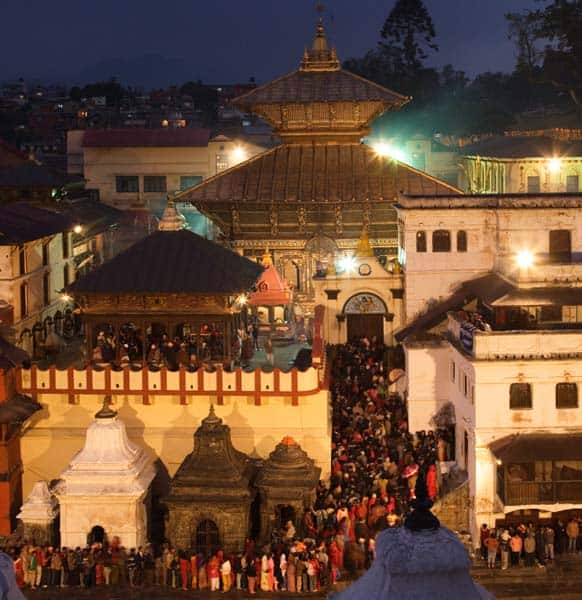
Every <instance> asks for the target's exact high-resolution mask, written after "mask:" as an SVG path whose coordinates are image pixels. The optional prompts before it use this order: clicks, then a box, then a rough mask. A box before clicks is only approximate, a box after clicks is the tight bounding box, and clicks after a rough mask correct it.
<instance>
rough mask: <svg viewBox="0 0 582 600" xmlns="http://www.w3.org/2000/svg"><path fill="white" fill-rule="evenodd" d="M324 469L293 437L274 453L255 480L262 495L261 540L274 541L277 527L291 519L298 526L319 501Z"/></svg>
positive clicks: (286, 440)
mask: <svg viewBox="0 0 582 600" xmlns="http://www.w3.org/2000/svg"><path fill="white" fill-rule="evenodd" d="M320 474H321V469H319V468H318V467H316V466H315V462H314V461H313V460H312V459H311V458H309V456H307V452H305V451H304V450H302V449H301V446H300V445H299V444H298V443H297V442H296V441H295V440H294V439H293V438H292V437H289V436H286V437H284V438H283V439H282V440H281V442H280V443H279V444H277V446H276V447H275V450H273V452H271V454H270V455H269V458H268V459H267V460H266V461H265V463H264V464H263V466H262V467H261V470H260V472H259V474H258V476H257V480H256V483H255V486H256V488H257V489H258V490H259V494H260V500H261V502H260V513H261V539H262V540H264V541H265V542H268V541H270V539H271V533H272V531H273V529H281V528H283V527H285V526H286V524H287V522H288V521H291V522H292V523H294V524H295V525H297V524H298V523H299V521H300V520H301V517H302V516H303V511H304V510H305V509H306V508H309V507H310V506H312V505H313V503H314V502H315V490H316V487H317V482H318V481H319V476H320Z"/></svg>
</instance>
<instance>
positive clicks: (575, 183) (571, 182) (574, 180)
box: [566, 175, 580, 194]
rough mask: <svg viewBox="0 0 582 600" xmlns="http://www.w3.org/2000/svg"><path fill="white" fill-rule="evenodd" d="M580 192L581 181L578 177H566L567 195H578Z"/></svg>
mask: <svg viewBox="0 0 582 600" xmlns="http://www.w3.org/2000/svg"><path fill="white" fill-rule="evenodd" d="M579 191H580V181H579V178H578V175H567V176H566V193H567V194H577V193H578V192H579Z"/></svg>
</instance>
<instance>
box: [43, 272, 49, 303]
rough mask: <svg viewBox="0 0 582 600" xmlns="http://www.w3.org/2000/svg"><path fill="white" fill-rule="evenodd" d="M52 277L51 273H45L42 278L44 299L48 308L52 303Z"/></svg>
mask: <svg viewBox="0 0 582 600" xmlns="http://www.w3.org/2000/svg"><path fill="white" fill-rule="evenodd" d="M50 282H51V276H50V273H45V274H44V275H43V276H42V299H43V304H44V306H48V305H49V304H50V303H51V285H50Z"/></svg>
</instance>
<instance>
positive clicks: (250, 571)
mask: <svg viewBox="0 0 582 600" xmlns="http://www.w3.org/2000/svg"><path fill="white" fill-rule="evenodd" d="M246 576H247V581H248V584H249V594H251V595H254V594H256V592H255V588H256V585H257V566H256V563H255V557H254V556H253V555H252V554H250V555H247V567H246Z"/></svg>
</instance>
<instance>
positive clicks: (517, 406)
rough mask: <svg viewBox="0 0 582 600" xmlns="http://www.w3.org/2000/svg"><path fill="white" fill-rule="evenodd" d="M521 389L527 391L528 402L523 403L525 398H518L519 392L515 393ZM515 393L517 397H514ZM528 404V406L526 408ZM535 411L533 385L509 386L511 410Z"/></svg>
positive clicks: (517, 383) (521, 383)
mask: <svg viewBox="0 0 582 600" xmlns="http://www.w3.org/2000/svg"><path fill="white" fill-rule="evenodd" d="M518 387H519V388H521V389H522V392H521V393H522V394H523V391H524V390H527V396H528V402H523V398H520V397H519V396H518V394H519V392H517V391H516V392H514V390H517V389H518ZM514 393H515V395H514ZM526 404H527V406H526ZM531 409H533V390H532V385H531V383H524V382H515V383H511V384H510V385H509V410H531Z"/></svg>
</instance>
